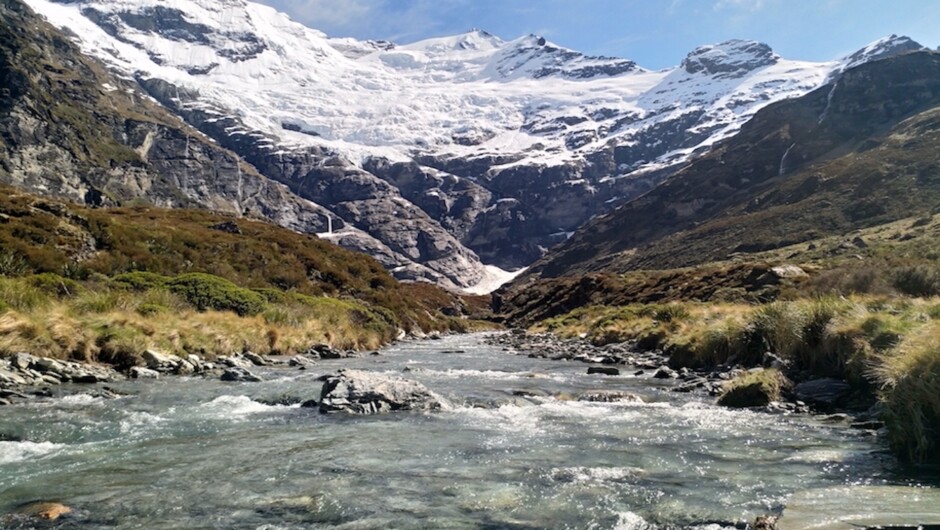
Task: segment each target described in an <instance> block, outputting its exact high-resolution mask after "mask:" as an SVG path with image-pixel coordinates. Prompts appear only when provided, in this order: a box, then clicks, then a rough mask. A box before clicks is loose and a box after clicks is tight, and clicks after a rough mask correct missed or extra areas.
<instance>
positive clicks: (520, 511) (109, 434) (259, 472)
mask: <svg viewBox="0 0 940 530" xmlns="http://www.w3.org/2000/svg"><path fill="white" fill-rule="evenodd" d="M446 350H464V351H465V353H441V352H442V351H446ZM382 353H383V355H381V356H378V357H368V358H362V359H352V360H336V361H323V362H321V363H320V365H319V366H317V367H315V369H312V370H308V371H303V372H302V371H294V370H293V369H269V370H268V369H265V370H258V371H257V372H258V373H259V374H260V375H262V376H263V377H265V378H266V379H267V381H266V382H263V383H223V382H221V381H215V380H203V379H199V378H167V379H164V380H159V381H136V382H127V383H121V384H118V385H113V388H115V389H116V390H119V391H122V392H127V393H128V395H127V396H126V397H122V398H119V399H115V400H104V399H100V398H92V397H89V396H87V395H77V396H70V397H67V398H64V399H56V400H47V401H36V402H32V403H28V404H25V405H18V406H12V407H4V408H3V409H2V410H0V413H2V416H0V434H7V435H16V436H19V437H21V438H22V439H23V440H25V441H23V442H0V514H2V513H6V512H9V511H10V510H12V509H13V508H14V507H16V506H17V505H20V504H22V503H24V502H28V501H33V500H39V499H44V500H48V499H52V500H57V501H61V502H63V503H65V504H67V505H69V506H71V507H73V508H75V509H76V510H77V513H76V514H75V515H74V516H73V517H70V518H66V519H63V520H60V521H59V522H58V523H55V524H54V525H52V526H56V527H60V528H115V529H116V528H121V529H129V528H148V529H151V528H153V529H157V528H239V529H241V528H245V529H267V530H274V529H295V528H297V529H299V528H349V529H373V528H374V529H379V528H467V529H484V528H485V529H496V528H507V529H516V528H518V529H525V528H570V529H645V528H664V527H673V526H676V527H683V526H688V525H691V524H694V523H701V522H705V521H729V520H732V521H733V520H741V519H748V520H751V519H753V518H754V516H755V515H758V514H763V513H767V512H769V511H771V510H774V509H775V508H779V507H780V506H782V505H785V503H786V500H787V498H788V497H789V496H790V495H791V494H792V493H794V492H797V491H805V490H807V489H812V488H821V487H830V486H838V485H845V484H882V483H894V482H899V481H901V478H900V477H897V476H893V475H892V471H891V460H890V459H889V458H887V457H886V456H885V453H884V451H883V446H882V445H881V442H880V441H879V440H878V439H877V438H875V437H872V436H870V435H867V434H864V433H862V432H859V431H855V430H851V429H849V428H847V427H844V426H841V425H830V424H825V423H823V422H821V421H818V420H815V419H813V418H810V417H801V416H789V417H787V416H772V415H767V414H759V413H753V412H748V411H733V410H728V409H722V408H719V407H716V406H713V405H712V404H710V403H709V402H706V401H705V400H704V398H703V397H702V396H700V395H687V394H677V393H674V392H669V391H668V389H669V387H670V385H671V383H667V382H662V381H656V380H652V379H649V378H644V377H633V376H621V377H608V376H600V375H587V374H586V369H587V367H586V365H584V364H581V363H569V362H558V361H548V360H540V359H530V358H528V357H525V356H521V355H514V354H509V353H506V352H503V351H501V350H500V349H499V348H496V347H492V346H487V345H485V344H483V342H482V337H481V336H479V335H470V336H459V337H449V338H446V339H444V340H441V341H427V342H411V343H402V344H398V345H396V346H394V347H391V348H388V349H386V350H384V351H383V352H382ZM341 367H357V368H364V369H370V370H379V371H389V372H394V373H402V371H403V370H405V369H407V372H406V373H404V374H402V375H404V376H405V377H408V378H410V379H415V380H419V381H421V382H423V383H425V384H426V385H428V386H429V387H431V388H432V389H433V390H436V391H438V392H439V393H441V394H443V395H444V396H446V397H447V398H448V399H449V400H450V401H451V402H452V403H453V407H452V408H451V410H448V411H445V412H440V413H434V414H407V413H405V414H391V415H385V416H371V417H347V416H341V415H329V416H324V415H320V414H319V413H318V412H317V411H316V410H315V409H302V408H299V407H298V406H271V405H265V404H263V403H261V401H270V400H272V399H274V398H277V397H279V396H282V395H288V396H293V397H297V398H303V399H310V398H317V397H319V389H320V383H319V382H317V381H316V378H317V376H319V375H321V374H323V373H327V372H333V371H335V370H336V369H338V368H341ZM601 389H604V390H628V391H632V392H635V393H638V394H640V395H643V396H644V397H645V398H646V399H647V400H648V402H647V403H642V404H637V403H585V402H578V401H573V400H570V399H569V398H568V396H574V395H577V394H579V393H581V392H584V391H590V390H601ZM515 390H527V391H532V392H534V393H543V394H545V396H546V397H536V398H519V397H513V396H512V392H513V391H515ZM711 528H718V527H717V526H712V527H711Z"/></svg>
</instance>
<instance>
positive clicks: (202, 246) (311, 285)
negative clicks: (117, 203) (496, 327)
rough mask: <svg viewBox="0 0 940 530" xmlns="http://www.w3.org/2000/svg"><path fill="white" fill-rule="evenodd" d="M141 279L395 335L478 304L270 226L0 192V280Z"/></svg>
mask: <svg viewBox="0 0 940 530" xmlns="http://www.w3.org/2000/svg"><path fill="white" fill-rule="evenodd" d="M138 271H143V272H146V273H148V274H153V275H160V276H165V277H168V278H171V277H176V276H180V275H185V274H189V273H208V274H211V275H213V276H216V277H219V278H221V279H224V280H226V281H229V282H231V283H233V284H234V285H236V286H238V287H239V288H243V289H254V290H259V291H258V292H260V293H261V294H262V295H264V296H273V297H274V298H275V299H280V298H282V297H283V296H284V295H283V294H282V295H277V293H287V294H291V295H293V294H297V295H302V296H307V297H326V298H331V299H336V300H349V301H351V302H354V303H356V304H360V305H362V306H363V307H365V308H373V309H374V310H376V311H379V312H380V313H381V314H382V315H384V316H383V319H384V320H385V321H386V325H388V326H390V327H391V328H393V331H394V330H396V329H398V328H402V329H404V330H406V331H414V332H421V331H430V330H443V329H450V328H452V327H457V328H459V327H461V326H462V325H463V324H461V323H460V321H459V320H460V319H459V318H455V317H460V316H466V315H467V314H468V313H469V312H470V311H471V309H470V308H469V307H468V303H470V304H471V305H473V303H472V301H471V299H466V300H465V299H462V298H460V297H457V296H456V295H452V294H450V293H447V292H446V291H444V290H442V289H440V288H437V287H435V286H432V285H427V284H402V283H399V282H398V281H396V280H395V279H394V278H392V276H391V275H390V274H389V273H388V272H387V271H386V270H385V269H384V268H383V267H382V266H381V264H379V263H378V262H377V261H375V260H374V259H372V258H371V257H369V256H366V255H364V254H360V253H356V252H352V251H348V250H345V249H342V248H340V247H337V246H336V245H333V244H332V243H329V242H327V241H323V240H321V239H318V238H317V237H315V236H311V235H303V234H297V233H295V232H293V231H290V230H287V229H284V228H280V227H277V226H275V225H272V224H270V223H268V222H264V221H259V220H250V219H244V218H235V217H233V216H230V215H224V214H218V213H213V212H207V211H203V210H187V209H177V210H167V209H159V208H153V207H146V206H137V207H130V208H110V209H94V208H88V207H83V206H77V205H74V204H71V203H68V202H63V201H57V200H52V199H48V198H41V197H36V196H34V195H31V194H28V193H25V192H22V191H18V190H15V189H12V188H10V187H8V186H0V274H2V275H5V276H9V277H28V276H30V275H36V274H53V275H56V276H57V277H62V278H63V280H62V281H63V282H65V281H79V282H89V281H90V282H92V283H95V282H102V281H104V282H105V284H106V285H110V280H109V279H110V278H114V277H117V276H120V275H122V274H128V273H131V274H133V273H136V272H138ZM145 283H146V285H145V286H149V285H150V282H145ZM112 287H113V285H112ZM7 294H9V293H7ZM480 305H481V304H479V303H476V305H475V307H477V308H479V307H480ZM445 313H446V315H445Z"/></svg>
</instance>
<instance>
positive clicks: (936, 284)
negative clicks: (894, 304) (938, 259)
mask: <svg viewBox="0 0 940 530" xmlns="http://www.w3.org/2000/svg"><path fill="white" fill-rule="evenodd" d="M892 285H893V286H894V288H895V289H897V290H898V291H899V292H901V293H903V294H906V295H909V296H940V267H938V266H937V265H916V266H911V267H902V268H899V269H897V270H896V271H894V278H893V282H892Z"/></svg>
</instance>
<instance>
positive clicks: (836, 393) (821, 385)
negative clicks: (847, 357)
mask: <svg viewBox="0 0 940 530" xmlns="http://www.w3.org/2000/svg"><path fill="white" fill-rule="evenodd" d="M851 392H852V387H851V386H850V385H849V384H848V383H846V382H845V381H843V380H841V379H832V378H823V379H814V380H812V381H806V382H804V383H800V384H798V385H796V387H795V388H794V389H793V394H794V395H795V396H796V397H797V399H799V400H800V401H804V402H806V403H808V404H809V405H811V406H813V407H816V408H820V409H822V410H830V409H832V408H835V407H838V406H839V405H841V404H843V403H844V402H845V400H846V399H847V398H848V397H849V395H850V394H851Z"/></svg>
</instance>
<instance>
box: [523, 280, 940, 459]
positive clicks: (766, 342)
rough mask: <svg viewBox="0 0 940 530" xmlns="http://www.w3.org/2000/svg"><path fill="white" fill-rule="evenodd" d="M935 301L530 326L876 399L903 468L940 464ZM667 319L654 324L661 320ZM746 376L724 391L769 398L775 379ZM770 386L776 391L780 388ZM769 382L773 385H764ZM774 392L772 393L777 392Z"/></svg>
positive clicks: (655, 308)
mask: <svg viewBox="0 0 940 530" xmlns="http://www.w3.org/2000/svg"><path fill="white" fill-rule="evenodd" d="M938 308H940V300H938V299H936V298H932V299H918V298H900V297H884V296H855V297H849V298H840V297H819V298H812V299H800V300H792V301H778V302H773V303H769V304H764V305H749V304H731V303H711V304H703V303H696V302H687V303H680V302H677V303H674V304H669V305H661V304H649V305H629V306H623V307H605V306H591V307H584V308H580V309H577V310H575V311H572V312H571V313H568V314H565V315H562V316H559V317H555V318H552V319H549V320H546V321H544V322H543V323H541V324H539V325H537V326H535V327H534V328H533V330H534V331H551V332H554V333H556V334H558V335H560V336H562V337H575V336H585V337H587V338H588V339H590V340H591V341H593V342H595V343H597V344H605V343H610V342H623V341H636V343H637V345H638V346H639V347H641V348H644V347H645V348H651V349H652V348H658V349H662V350H663V351H665V352H666V353H667V354H668V355H669V357H670V364H672V365H673V366H675V367H680V366H688V367H694V368H705V367H713V366H716V365H721V364H741V365H744V366H757V365H760V364H766V362H767V361H768V358H767V357H766V355H765V354H767V353H770V354H773V355H774V356H775V357H777V358H779V359H780V360H782V361H783V362H784V363H785V365H786V366H787V372H788V373H791V372H792V373H793V374H812V375H813V376H818V377H822V376H828V377H837V378H843V379H846V380H847V381H849V382H850V383H851V384H853V385H854V386H855V387H856V388H860V389H868V390H871V391H873V392H878V393H879V396H880V398H881V399H882V400H883V401H884V403H885V404H886V408H887V410H888V413H887V416H886V418H885V419H886V421H887V424H888V427H889V431H890V433H891V443H892V445H893V446H894V448H895V449H896V450H897V452H898V454H899V455H901V456H902V457H904V458H906V459H908V460H911V461H913V462H924V461H934V462H940V309H938ZM667 314H668V315H672V316H670V317H667V318H664V316H665V315H667ZM759 374H761V375H759V376H758V375H754V374H748V375H746V376H745V377H744V378H743V379H741V380H738V381H735V382H733V383H732V386H731V387H729V391H730V389H731V388H736V387H743V386H748V387H750V388H764V390H767V391H769V395H771V396H773V395H779V390H780V388H777V387H776V386H775V385H777V383H774V382H773V381H771V380H770V379H768V380H767V381H763V380H760V381H759V380H757V379H759V378H771V376H773V377H776V375H775V372H774V371H771V370H764V371H763V372H759ZM782 381H784V380H781V381H778V382H779V383H780V384H784V383H783V382H782ZM771 383H773V384H771ZM781 388H782V387H781Z"/></svg>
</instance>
